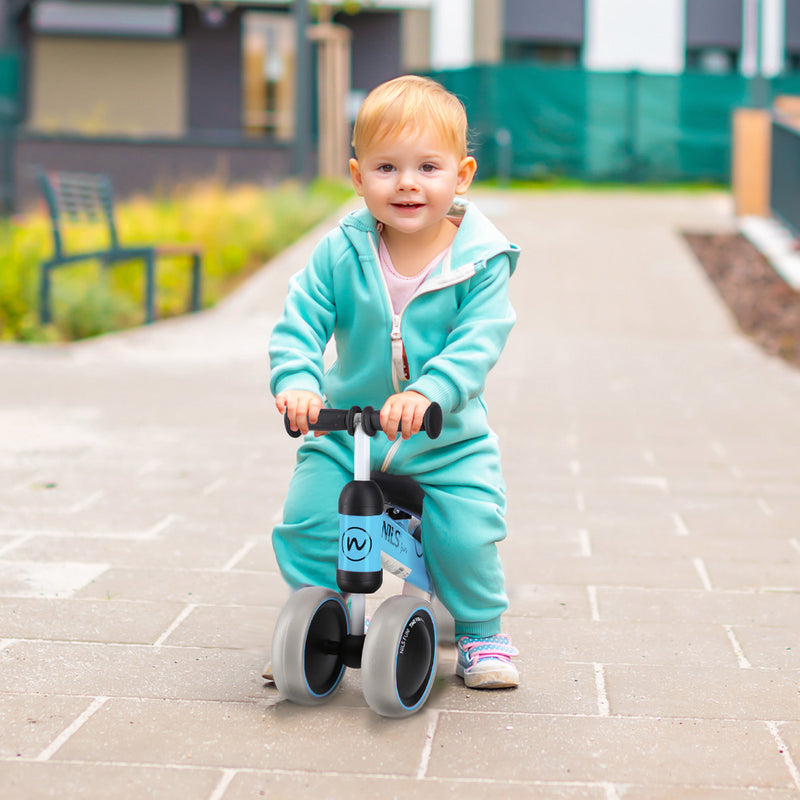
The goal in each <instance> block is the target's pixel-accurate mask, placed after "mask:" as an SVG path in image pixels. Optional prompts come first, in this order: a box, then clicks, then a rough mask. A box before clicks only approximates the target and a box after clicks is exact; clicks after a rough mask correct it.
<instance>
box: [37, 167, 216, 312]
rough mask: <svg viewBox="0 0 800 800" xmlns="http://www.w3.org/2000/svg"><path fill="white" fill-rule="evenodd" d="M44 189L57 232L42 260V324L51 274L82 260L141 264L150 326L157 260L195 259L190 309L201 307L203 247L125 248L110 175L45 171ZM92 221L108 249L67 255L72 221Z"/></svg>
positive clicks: (42, 187)
mask: <svg viewBox="0 0 800 800" xmlns="http://www.w3.org/2000/svg"><path fill="white" fill-rule="evenodd" d="M39 185H40V187H41V190H42V193H43V194H44V197H45V200H46V201H47V207H48V210H49V212H50V222H51V228H52V233H53V255H52V256H51V257H50V258H48V259H47V260H45V261H43V262H42V265H41V274H40V281H39V320H40V322H41V323H42V324H43V325H46V324H48V323H49V322H50V321H51V318H52V317H51V310H50V300H51V298H50V294H51V292H50V287H51V273H52V272H53V270H54V269H56V268H57V267H61V266H65V265H68V264H74V263H76V262H78V261H88V260H91V259H97V260H99V261H100V262H101V263H102V265H103V267H110V266H113V265H114V264H115V263H118V262H122V261H133V260H141V261H142V262H143V264H144V270H145V288H144V316H145V322H146V323H151V322H153V321H154V320H155V293H156V258H157V257H158V256H172V257H175V256H181V257H182V256H185V257H187V258H189V259H190V261H191V270H192V284H191V296H190V301H189V306H190V309H191V310H192V311H197V310H198V309H199V308H200V292H201V279H202V275H201V257H202V249H201V248H200V247H198V246H197V245H192V244H178V245H132V246H130V247H127V246H122V245H121V244H120V242H119V238H118V236H117V228H116V224H115V222H114V192H113V187H112V184H111V179H110V178H109V177H108V176H106V175H93V174H88V173H71V172H47V173H40V175H39ZM81 221H89V222H95V223H98V224H102V225H103V226H104V227H105V228H106V231H107V233H108V246H107V247H105V248H103V249H100V250H87V251H81V252H70V253H67V252H65V250H64V236H63V231H64V225H65V223H70V222H81Z"/></svg>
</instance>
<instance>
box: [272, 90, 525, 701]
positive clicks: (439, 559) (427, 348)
mask: <svg viewBox="0 0 800 800" xmlns="http://www.w3.org/2000/svg"><path fill="white" fill-rule="evenodd" d="M353 148H354V152H355V158H353V159H351V160H350V174H351V177H352V181H353V186H354V187H355V190H356V192H357V193H358V194H359V195H360V196H362V197H363V198H364V202H365V205H366V208H365V209H362V210H360V211H355V212H353V213H352V214H350V215H349V216H347V217H345V219H344V220H342V222H341V223H340V225H339V227H338V228H337V229H335V230H334V231H332V232H331V233H329V234H328V235H327V237H326V238H325V239H323V240H322V242H321V243H320V244H319V245H318V246H317V248H316V249H315V251H314V253H313V254H312V256H311V258H310V260H309V262H308V264H307V265H306V267H305V269H303V270H302V271H301V272H300V273H298V274H297V275H295V276H294V277H293V278H292V280H291V283H290V287H289V292H288V296H287V299H286V304H285V307H284V310H283V313H282V315H281V317H280V319H279V321H278V323H277V324H276V326H275V328H274V331H273V333H272V337H271V339H270V364H271V370H272V373H271V382H270V388H271V390H272V392H273V394H274V396H275V404H276V406H277V409H278V411H279V412H281V414H283V413H284V412H286V413H287V414H288V418H289V422H290V424H291V426H292V428H293V429H295V430H300V431H301V432H302V433H303V434H307V433H308V430H309V429H308V425H309V422H310V423H314V422H316V421H317V415H318V413H319V410H320V408H322V407H323V406H326V405H327V406H330V407H334V408H349V407H350V406H353V405H359V406H362V407H363V406H368V405H371V406H373V407H375V408H380V409H381V412H380V414H381V425H382V427H383V429H384V431H386V433H387V438H386V439H383V437H378V438H376V440H375V441H374V442H373V446H372V448H371V453H372V468H373V469H379V470H383V471H389V472H392V473H397V474H400V475H404V474H408V475H412V476H413V477H414V478H415V479H416V480H417V481H418V482H419V483H420V484H421V486H422V488H423V489H424V491H425V501H424V505H423V516H422V528H421V534H422V540H423V549H424V552H425V559H426V563H427V566H428V570H429V572H430V575H431V578H432V579H433V583H434V586H435V588H436V593H437V596H438V597H439V599H440V600H441V602H442V604H443V605H444V606H445V608H447V610H448V611H449V612H450V613H451V614H452V615H453V618H454V620H455V633H456V645H457V649H458V665H457V668H456V671H457V674H458V675H459V676H460V677H462V678H463V680H464V682H465V685H466V686H468V687H469V688H501V687H514V686H517V685H518V683H519V674H518V671H517V668H516V667H515V665H514V664H513V663H512V661H511V657H512V656H515V655H517V651H516V649H515V648H513V647H512V645H511V641H510V639H509V637H508V636H506V635H504V634H503V633H501V626H500V622H501V615H502V614H503V612H504V611H505V610H506V608H507V606H508V599H507V596H506V592H505V583H504V576H503V569H502V565H501V563H500V558H499V555H498V552H497V546H496V543H497V542H498V541H500V540H501V539H503V538H504V537H505V535H506V524H505V518H504V517H505V507H506V500H505V486H504V482H503V476H502V473H501V468H500V452H499V448H498V442H497V437H496V436H495V435H494V433H492V431H491V430H490V428H489V425H488V421H487V412H486V405H485V403H484V399H483V390H484V386H485V383H486V376H487V374H488V372H489V370H490V369H491V368H492V366H494V364H495V362H496V361H497V359H498V357H499V355H500V352H501V350H502V349H503V346H504V345H505V342H506V338H507V336H508V334H509V331H510V330H511V327H512V325H513V324H514V319H515V316H514V311H513V309H512V307H511V304H510V302H509V298H508V283H509V278H510V276H511V273H512V272H513V270H514V267H515V264H516V261H517V257H518V255H519V250H518V248H517V247H516V246H515V245H512V244H510V243H509V242H508V241H507V240H506V238H505V237H504V236H503V235H502V234H501V233H500V232H499V231H498V230H497V229H496V228H495V227H494V225H493V224H492V223H491V222H489V220H488V219H487V218H486V217H485V216H483V215H482V214H481V212H480V211H478V209H477V208H476V207H475V206H474V205H473V204H472V203H469V202H466V201H464V200H462V199H461V196H462V195H464V194H465V192H466V191H467V189H468V188H469V186H470V184H471V183H472V179H473V177H474V175H475V170H476V166H477V165H476V162H475V159H474V158H473V157H471V156H470V155H468V153H467V118H466V113H465V110H464V107H463V105H462V104H461V102H460V101H459V100H458V99H457V98H456V97H455V96H453V95H452V94H450V93H449V92H447V91H446V90H445V89H444V88H443V87H442V86H440V85H439V84H438V83H435V82H434V81H431V80H429V79H426V78H421V77H416V76H404V77H400V78H395V79H394V80H391V81H388V82H387V83H384V84H382V85H381V86H378V87H377V88H376V89H374V90H373V91H372V92H371V93H370V94H369V95H368V97H367V98H366V100H365V101H364V104H363V106H362V107H361V110H360V111H359V114H358V117H357V119H356V122H355V128H354V133H353ZM331 338H333V339H334V341H335V344H336V361H335V363H334V364H333V366H332V367H330V369H328V370H327V371H326V370H325V368H324V367H323V352H324V350H325V347H326V345H327V344H328V341H329V340H330V339H331ZM432 402H437V403H439V404H440V405H441V407H442V410H443V412H444V428H443V431H442V434H441V436H440V437H439V438H438V439H436V440H429V439H428V438H427V437H425V436H417V437H414V438H411V437H412V436H413V434H415V433H417V432H418V431H419V429H420V425H421V423H422V417H423V415H424V413H425V409H426V408H427V407H428V406H429V405H430V404H431V403H432ZM380 442H383V444H381V443H380ZM352 448H353V440H352V438H351V437H350V436H347V435H345V434H339V433H332V434H328V435H325V436H309V437H307V438H306V440H305V441H304V443H303V445H302V446H301V447H300V448H299V450H298V454H297V465H296V467H295V471H294V475H293V477H292V480H291V484H290V487H289V491H288V494H287V497H286V502H285V505H284V516H283V522H281V523H280V524H279V525H276V526H275V529H274V531H273V546H274V549H275V554H276V557H277V560H278V564H279V566H280V569H281V572H282V574H283V577H284V578H285V580H286V581H287V582H288V584H289V586H290V587H292V588H299V587H301V586H303V585H316V586H324V587H328V588H332V589H336V588H337V587H336V566H337V553H338V521H337V519H336V515H335V514H332V513H331V509H334V508H336V506H337V501H338V497H339V493H340V491H341V489H342V487H343V486H344V484H345V483H347V482H348V481H349V480H351V479H352V463H353V452H352Z"/></svg>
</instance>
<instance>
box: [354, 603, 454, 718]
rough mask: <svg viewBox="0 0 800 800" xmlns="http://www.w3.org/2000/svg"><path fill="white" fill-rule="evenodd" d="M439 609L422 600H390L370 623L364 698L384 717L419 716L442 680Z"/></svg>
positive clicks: (363, 664)
mask: <svg viewBox="0 0 800 800" xmlns="http://www.w3.org/2000/svg"><path fill="white" fill-rule="evenodd" d="M437 662H438V651H437V648H436V621H435V619H434V614H433V608H432V607H431V605H430V603H428V602H427V601H426V600H420V599H419V598H417V597H410V596H397V597H390V598H389V599H388V600H386V601H385V602H384V603H382V604H381V605H380V606H379V607H378V610H377V611H376V612H375V615H374V616H373V617H372V620H371V621H370V624H369V628H368V630H367V638H366V641H365V642H364V653H363V656H362V659H361V682H362V688H363V691H364V697H365V699H366V701H367V703H368V704H369V706H370V708H372V709H373V711H375V712H377V713H378V714H380V715H381V716H384V717H408V716H410V715H411V714H414V713H416V712H417V711H419V709H420V708H422V706H423V705H424V704H425V701H426V700H427V699H428V695H429V694H430V691H431V687H432V686H433V682H434V680H435V678H436V665H437Z"/></svg>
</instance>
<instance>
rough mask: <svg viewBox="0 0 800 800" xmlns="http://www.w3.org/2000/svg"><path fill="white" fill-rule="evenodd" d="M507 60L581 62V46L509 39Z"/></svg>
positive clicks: (558, 62)
mask: <svg viewBox="0 0 800 800" xmlns="http://www.w3.org/2000/svg"><path fill="white" fill-rule="evenodd" d="M505 58H506V60H507V61H536V62H538V63H540V64H566V65H577V64H578V63H580V59H581V50H580V47H577V46H574V45H567V44H548V43H546V42H514V41H507V42H506V46H505Z"/></svg>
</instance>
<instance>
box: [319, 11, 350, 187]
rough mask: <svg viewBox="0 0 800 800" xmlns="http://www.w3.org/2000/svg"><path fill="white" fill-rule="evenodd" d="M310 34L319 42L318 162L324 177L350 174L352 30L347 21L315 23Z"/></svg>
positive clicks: (321, 174) (320, 172)
mask: <svg viewBox="0 0 800 800" xmlns="http://www.w3.org/2000/svg"><path fill="white" fill-rule="evenodd" d="M309 37H310V38H311V39H312V41H315V42H316V43H317V61H318V65H319V73H318V85H319V97H318V103H319V145H318V154H319V165H318V171H319V175H320V177H322V178H341V177H344V176H346V175H348V174H349V170H348V166H347V162H348V158H349V156H350V122H349V119H348V116H347V99H348V95H349V93H350V39H351V32H350V29H349V28H346V27H345V26H344V25H333V24H331V23H327V22H326V23H322V24H320V25H314V26H313V27H312V28H311V29H310V31H309Z"/></svg>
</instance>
